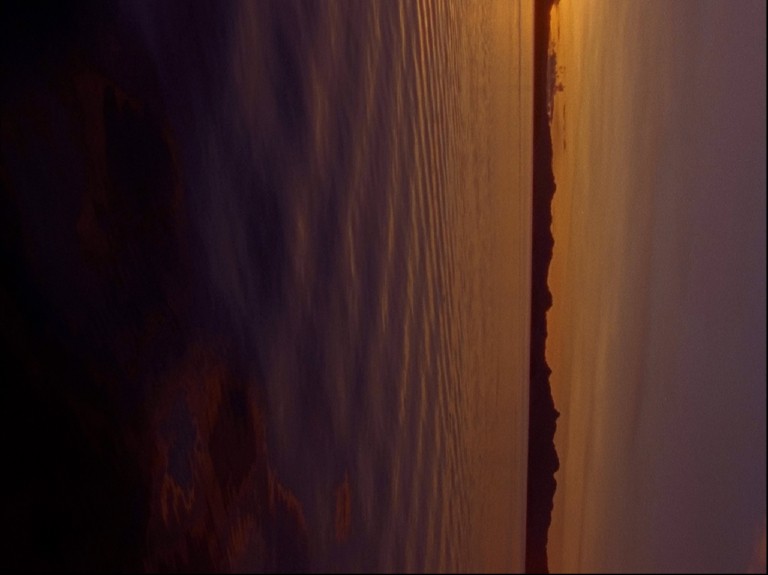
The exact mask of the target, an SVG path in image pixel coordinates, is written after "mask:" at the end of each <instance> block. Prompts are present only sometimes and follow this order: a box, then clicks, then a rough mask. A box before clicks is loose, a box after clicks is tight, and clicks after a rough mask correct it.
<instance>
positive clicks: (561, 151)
mask: <svg viewBox="0 0 768 575" xmlns="http://www.w3.org/2000/svg"><path fill="white" fill-rule="evenodd" d="M765 10H766V8H765V3H764V2H762V1H750V2H747V1H739V2H733V1H730V0H720V1H698V0H690V1H685V2H683V1H676V2H668V1H648V2H646V1H643V2H617V1H608V0H562V1H561V2H560V5H559V8H557V13H556V14H555V16H554V18H553V30H552V35H553V38H554V39H555V41H556V43H557V47H556V50H557V61H558V66H559V67H560V81H562V83H563V85H564V90H563V91H562V92H561V93H559V94H558V96H557V98H556V102H555V108H556V110H555V118H554V132H553V136H554V139H553V142H554V144H553V145H554V147H555V176H556V180H557V192H556V195H555V201H554V224H553V227H554V236H555V255H554V260H553V262H552V267H551V271H550V284H551V287H552V291H553V296H554V307H553V308H552V310H551V311H550V313H549V316H548V320H549V329H550V338H549V340H548V349H547V358H548V361H549V363H550V365H551V366H552V369H553V375H552V384H553V391H554V396H555V403H556V405H557V407H558V409H559V410H560V411H561V413H562V416H561V418H560V420H559V422H558V431H557V436H556V443H557V449H558V452H559V454H560V459H561V470H560V472H559V473H558V474H557V481H558V489H557V493H556V496H555V510H554V515H553V525H552V528H551V532H550V549H549V553H550V568H551V569H552V570H553V571H559V570H563V569H565V570H569V571H574V570H586V571H590V570H604V571H605V570H620V571H632V570H645V571H647V570H666V569H672V570H695V571H717V570H721V569H723V570H726V571H744V570H747V569H748V568H749V567H750V565H751V564H754V562H755V561H758V563H759V562H760V561H761V562H762V567H761V569H762V570H763V571H764V570H765V525H766V497H765V492H766V490H765V481H766V458H765V454H766V415H765V413H766V412H765V405H766V383H765V378H766V361H765V358H766V353H765V349H766V303H765V302H766V298H765V290H766V251H765V241H766V227H765V218H766V168H765V153H766V149H765V148H766V136H765V134H766V132H765V121H766V114H765V111H766V108H765V100H766V61H765V44H766V28H765V17H766V14H765ZM760 546H762V552H761V553H760V552H757V551H756V550H757V549H758V548H759V547H760ZM756 553H757V555H758V556H759V555H760V554H762V558H759V557H756Z"/></svg>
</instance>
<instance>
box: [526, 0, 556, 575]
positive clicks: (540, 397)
mask: <svg viewBox="0 0 768 575" xmlns="http://www.w3.org/2000/svg"><path fill="white" fill-rule="evenodd" d="M554 3H555V2H554V0H536V4H535V8H534V55H533V67H534V82H533V140H534V141H533V154H534V157H533V246H532V258H533V261H532V265H531V352H530V398H529V401H530V406H529V431H528V497H527V504H528V512H527V517H526V525H525V534H526V552H525V570H526V572H528V573H547V572H548V571H549V568H548V563H547V536H548V531H549V524H550V522H551V519H552V501H553V498H554V495H555V489H556V486H557V483H556V481H555V472H556V471H557V470H558V468H559V465H560V463H559V460H558V457H557V452H556V451H555V444H554V437H555V428H556V425H557V418H558V416H559V413H558V411H557V409H555V405H554V401H553V400H552V391H551V388H550V385H549V375H550V373H551V370H550V368H549V366H548V365H547V361H546V355H545V351H546V342H547V310H548V309H549V308H550V307H551V306H552V294H551V293H550V291H549V286H548V285H547V275H548V272H549V263H550V261H551V260H552V249H553V247H554V239H553V238H552V229H551V226H552V198H553V196H554V194H555V177H554V173H553V171H552V137H551V134H550V129H549V117H548V113H547V65H548V62H547V48H548V45H549V11H550V9H551V8H552V5H553V4H554Z"/></svg>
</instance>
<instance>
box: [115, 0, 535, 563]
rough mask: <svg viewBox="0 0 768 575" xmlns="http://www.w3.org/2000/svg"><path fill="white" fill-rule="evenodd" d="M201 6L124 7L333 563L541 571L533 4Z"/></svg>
mask: <svg viewBox="0 0 768 575" xmlns="http://www.w3.org/2000/svg"><path fill="white" fill-rule="evenodd" d="M126 4H127V3H126ZM186 4H187V3H185V2H180V3H178V5H177V4H176V3H171V2H163V3H160V4H157V5H155V4H152V5H140V6H138V7H136V6H128V5H126V6H124V7H123V10H124V12H125V17H126V20H127V21H130V22H131V25H132V26H134V27H135V29H136V30H137V31H138V33H139V34H141V36H142V38H143V41H144V42H145V43H146V45H147V46H148V47H149V48H148V49H149V51H150V52H151V55H152V58H153V59H154V60H155V61H156V63H157V66H158V72H159V82H160V85H161V90H162V92H163V97H164V99H165V101H166V102H169V103H171V104H170V105H169V106H168V108H169V114H170V117H171V121H172V124H173V129H174V130H175V132H176V133H177V134H178V140H179V149H180V155H181V158H180V160H181V165H182V167H183V168H182V169H183V174H182V176H183V179H184V185H185V187H186V189H187V193H188V201H189V205H190V206H191V208H190V216H191V219H192V222H193V227H194V229H195V232H196V242H197V244H196V249H197V252H196V253H199V259H198V262H197V264H196V265H197V268H196V270H197V271H196V273H197V274H198V275H199V278H198V279H199V281H198V284H199V286H202V287H200V288H199V290H198V291H200V293H201V294H202V295H200V297H199V299H200V302H201V303H200V310H201V311H200V313H201V319H200V320H199V321H200V322H201V323H202V324H204V325H205V327H206V329H210V330H217V331H218V332H219V333H221V334H224V335H225V336H226V338H227V340H228V341H231V342H232V346H233V347H234V348H235V349H236V350H237V353H239V354H240V355H241V356H242V358H243V360H244V362H245V363H246V365H247V369H248V371H249V374H250V377H251V378H252V379H253V381H254V385H256V386H258V388H259V393H260V394H261V396H262V397H263V399H264V402H265V409H266V413H267V418H268V420H267V434H268V444H269V449H270V457H272V459H273V463H274V466H275V469H276V471H277V473H278V474H279V475H280V477H281V480H282V481H283V482H284V484H285V485H287V486H288V487H289V488H290V489H291V490H292V491H293V492H294V493H295V494H296V496H297V497H298V499H299V501H300V503H301V505H302V507H303V510H304V514H305V516H306V519H307V527H308V530H309V537H310V547H311V560H312V564H313V568H317V569H328V568H330V569H342V570H353V569H363V570H379V571H381V570H385V571H391V570H434V569H439V570H447V571H457V570H467V569H479V568H497V569H522V566H523V559H524V557H523V537H524V518H525V476H526V468H525V461H526V444H527V370H528V327H529V324H528V321H529V301H530V300H529V297H530V295H529V291H530V287H529V286H530V273H529V270H530V210H531V207H530V206H531V198H530V195H531V155H532V148H531V144H532V142H531V140H532V133H531V115H532V104H531V102H532V100H531V99H532V71H531V60H532V43H531V38H532V6H531V5H530V3H528V2H525V3H522V2H519V1H512V0H501V1H499V2H490V1H480V2H452V3H442V2H434V3H433V2H407V3H402V4H401V3H396V2H357V1H356V2H349V3H335V4H331V3H329V2H318V3H312V4H308V3H292V2H278V3H275V4H274V5H271V4H269V3H266V2H253V3H250V2H243V3H234V4H233V5H232V6H230V7H228V8H226V9H224V8H221V9H220V8H195V9H191V8H189V7H188V6H187V5H186ZM173 102H183V103H184V104H183V105H178V106H174V105H173V104H172V103H173ZM345 477H348V481H349V486H350V491H349V492H350V517H349V525H348V527H349V528H348V529H347V528H346V527H342V528H341V529H338V528H337V525H336V513H337V509H336V507H337V500H336V496H335V490H336V488H337V487H338V486H339V485H340V484H341V483H342V482H343V480H344V478H345ZM243 567H248V565H243Z"/></svg>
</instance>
